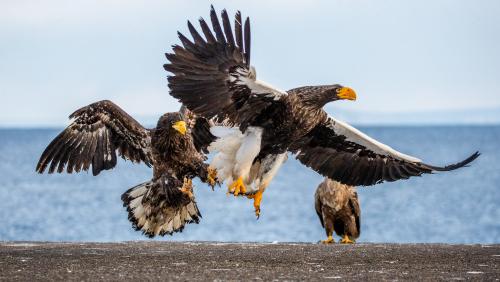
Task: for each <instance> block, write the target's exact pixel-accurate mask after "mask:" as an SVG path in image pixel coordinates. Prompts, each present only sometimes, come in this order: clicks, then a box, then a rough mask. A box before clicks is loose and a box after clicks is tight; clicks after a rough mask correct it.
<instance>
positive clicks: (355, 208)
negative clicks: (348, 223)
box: [349, 191, 361, 236]
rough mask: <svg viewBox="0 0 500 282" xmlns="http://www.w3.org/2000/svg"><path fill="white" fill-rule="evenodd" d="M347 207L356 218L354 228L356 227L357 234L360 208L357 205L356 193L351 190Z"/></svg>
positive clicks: (359, 232)
mask: <svg viewBox="0 0 500 282" xmlns="http://www.w3.org/2000/svg"><path fill="white" fill-rule="evenodd" d="M349 207H350V208H351V211H352V214H353V215H354V218H355V219H356V228H357V229H358V236H359V235H360V234H361V208H360V207H359V199H358V193H357V192H355V191H354V192H353V196H351V197H349Z"/></svg>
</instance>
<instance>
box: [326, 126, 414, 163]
mask: <svg viewBox="0 0 500 282" xmlns="http://www.w3.org/2000/svg"><path fill="white" fill-rule="evenodd" d="M329 118H330V120H331V122H330V123H329V125H328V127H330V128H331V129H333V131H335V133H336V134H338V135H344V136H345V137H346V140H347V141H350V142H353V143H356V144H359V145H361V146H364V147H366V148H367V149H369V150H371V151H373V152H374V153H376V154H380V155H384V156H391V157H393V158H396V159H399V160H404V161H409V162H414V163H420V162H422V161H421V160H420V159H418V158H415V157H412V156H409V155H406V154H403V153H401V152H398V151H396V150H394V149H393V148H391V147H389V146H387V145H385V144H383V143H380V142H379V141H377V140H375V139H373V138H371V137H370V136H368V135H366V134H364V133H363V132H361V131H359V130H357V129H356V128H354V127H352V126H350V125H349V124H347V123H345V122H343V121H340V120H337V119H334V118H333V117H329Z"/></svg>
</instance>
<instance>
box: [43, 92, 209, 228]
mask: <svg viewBox="0 0 500 282" xmlns="http://www.w3.org/2000/svg"><path fill="white" fill-rule="evenodd" d="M70 118H72V119H73V122H72V123H71V124H70V125H69V126H68V127H67V128H66V129H65V130H64V131H62V132H61V133H60V134H59V135H58V136H56V137H55V138H54V140H53V141H52V142H51V143H50V144H49V145H48V146H47V148H46V149H45V151H44V152H43V153H42V156H41V157H40V160H39V162H38V165H37V167H36V171H37V172H39V173H43V172H44V171H45V170H46V169H47V168H48V172H49V173H53V172H58V173H62V172H64V171H66V172H67V173H72V172H80V171H87V170H89V169H90V167H92V174H93V175H98V174H99V173H100V172H101V171H102V170H108V169H112V168H114V167H115V166H116V163H117V156H116V153H117V152H118V154H119V155H120V156H121V157H122V158H124V159H128V160H131V161H132V162H137V163H139V162H143V163H144V164H146V165H147V166H149V167H151V166H152V167H153V178H152V179H151V180H150V181H147V182H144V183H141V184H139V185H137V186H135V187H133V188H131V189H129V190H128V191H127V192H125V193H124V194H123V195H122V200H123V205H124V206H125V207H126V208H127V211H128V213H129V216H128V218H129V220H130V221H131V222H132V225H133V227H134V228H135V229H136V230H138V231H139V230H140V231H142V232H143V234H145V235H147V236H149V237H154V236H156V235H165V234H172V233H173V232H179V231H182V230H183V228H184V226H185V225H186V224H187V223H192V222H195V223H198V222H199V219H200V218H201V214H200V212H199V210H198V206H197V205H196V201H195V198H194V195H193V185H192V181H191V180H192V179H193V178H194V177H199V178H200V179H201V180H202V181H203V182H205V183H208V184H209V185H210V186H212V188H213V186H214V185H215V184H216V183H217V178H216V171H215V170H214V169H211V168H210V167H209V166H208V165H207V164H205V163H204V161H205V160H206V157H205V156H204V155H203V151H204V150H206V147H207V145H208V144H209V143H211V142H213V141H214V140H215V137H214V136H213V135H212V134H210V131H209V123H208V121H207V120H206V119H204V118H188V117H186V115H185V114H184V111H181V112H173V113H166V114H164V115H163V116H161V117H160V119H159V120H158V124H157V125H156V127H155V128H154V129H146V128H144V127H143V126H142V125H140V124H139V123H138V122H137V121H136V120H135V119H133V118H132V117H131V116H129V115H128V114H127V113H126V112H125V111H123V110H122V109H121V108H120V107H118V106H117V105H115V104H114V103H113V102H111V101H107V100H105V101H100V102H96V103H93V104H90V105H88V106H86V107H83V108H81V109H79V110H77V111H76V112H74V113H73V114H71V116H70ZM186 122H189V124H191V125H192V126H187V125H186Z"/></svg>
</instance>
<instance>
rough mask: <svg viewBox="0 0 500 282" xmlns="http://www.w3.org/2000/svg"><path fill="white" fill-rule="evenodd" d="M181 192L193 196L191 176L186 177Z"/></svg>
mask: <svg viewBox="0 0 500 282" xmlns="http://www.w3.org/2000/svg"><path fill="white" fill-rule="evenodd" d="M181 192H182V193H184V194H186V195H187V196H188V197H189V198H190V199H192V198H193V181H192V180H191V179H190V178H187V177H184V183H183V184H182V188H181Z"/></svg>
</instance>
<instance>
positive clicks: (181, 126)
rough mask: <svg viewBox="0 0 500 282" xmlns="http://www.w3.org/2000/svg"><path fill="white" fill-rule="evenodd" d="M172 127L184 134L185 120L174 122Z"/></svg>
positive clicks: (185, 129)
mask: <svg viewBox="0 0 500 282" xmlns="http://www.w3.org/2000/svg"><path fill="white" fill-rule="evenodd" d="M172 128H173V129H175V130H177V131H179V133H180V134H182V135H184V134H186V131H187V128H186V122H185V121H183V120H180V121H178V122H176V123H174V125H172Z"/></svg>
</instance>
